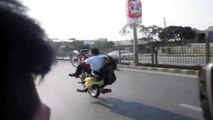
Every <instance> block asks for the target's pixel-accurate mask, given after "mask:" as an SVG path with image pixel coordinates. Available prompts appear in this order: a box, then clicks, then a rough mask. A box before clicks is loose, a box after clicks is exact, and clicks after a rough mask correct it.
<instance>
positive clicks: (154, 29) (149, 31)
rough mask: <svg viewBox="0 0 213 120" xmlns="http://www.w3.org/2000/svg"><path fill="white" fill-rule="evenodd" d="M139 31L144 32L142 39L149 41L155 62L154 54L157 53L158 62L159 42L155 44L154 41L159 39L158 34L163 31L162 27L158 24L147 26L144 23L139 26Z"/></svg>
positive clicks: (156, 61) (152, 59)
mask: <svg viewBox="0 0 213 120" xmlns="http://www.w3.org/2000/svg"><path fill="white" fill-rule="evenodd" d="M139 31H140V32H141V33H142V34H143V38H142V39H141V40H143V41H148V45H149V49H150V52H151V61H152V64H154V55H155V64H158V59H157V56H158V50H159V44H154V42H156V41H159V39H158V34H159V33H160V32H161V31H162V28H161V27H158V26H156V25H152V26H148V27H145V26H143V25H141V26H139Z"/></svg>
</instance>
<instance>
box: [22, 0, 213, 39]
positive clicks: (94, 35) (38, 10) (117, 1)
mask: <svg viewBox="0 0 213 120" xmlns="http://www.w3.org/2000/svg"><path fill="white" fill-rule="evenodd" d="M22 1H23V3H24V4H25V5H26V6H27V7H28V8H29V11H28V14H29V15H30V16H31V17H32V18H35V19H36V20H37V21H38V22H39V23H40V25H41V26H42V27H43V29H44V30H45V31H46V34H47V35H48V37H50V38H56V39H60V40H67V39H69V38H75V39H77V40H93V39H98V38H107V39H108V40H110V41H111V40H112V41H117V40H128V39H131V35H126V36H122V35H121V34H119V31H120V30H121V29H122V27H123V26H124V25H125V24H127V19H126V0H22ZM141 3H142V23H141V24H143V25H145V26H149V25H157V26H160V27H164V21H163V18H164V17H165V20H166V25H167V26H170V25H177V26H190V27H192V28H197V29H200V30H205V29H207V28H208V27H209V26H213V14H212V12H213V7H212V6H213V0H141Z"/></svg>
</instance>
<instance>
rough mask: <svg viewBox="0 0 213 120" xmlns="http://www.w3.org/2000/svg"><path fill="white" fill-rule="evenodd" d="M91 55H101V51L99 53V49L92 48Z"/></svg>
mask: <svg viewBox="0 0 213 120" xmlns="http://www.w3.org/2000/svg"><path fill="white" fill-rule="evenodd" d="M91 53H92V54H93V55H99V53H100V51H99V50H98V49H97V48H92V49H91Z"/></svg>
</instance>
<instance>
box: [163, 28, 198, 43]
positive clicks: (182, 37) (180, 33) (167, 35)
mask: <svg viewBox="0 0 213 120" xmlns="http://www.w3.org/2000/svg"><path fill="white" fill-rule="evenodd" d="M159 38H160V39H161V40H162V41H164V42H168V41H174V42H178V41H181V42H183V43H185V42H191V41H192V40H193V39H194V38H195V31H194V30H193V29H192V28H191V27H182V26H169V27H166V28H164V29H163V31H162V32H160V34H159ZM186 40H188V41H186Z"/></svg>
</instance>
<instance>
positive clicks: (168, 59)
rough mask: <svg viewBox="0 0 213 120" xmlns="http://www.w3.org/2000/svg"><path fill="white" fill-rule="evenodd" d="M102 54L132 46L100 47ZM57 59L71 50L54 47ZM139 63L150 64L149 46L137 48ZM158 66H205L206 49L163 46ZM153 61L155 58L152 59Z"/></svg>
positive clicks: (211, 47)
mask: <svg viewBox="0 0 213 120" xmlns="http://www.w3.org/2000/svg"><path fill="white" fill-rule="evenodd" d="M99 49H100V50H101V51H102V52H104V53H106V54H107V53H109V52H111V51H115V50H127V51H130V52H133V48H132V46H120V47H111V48H109V47H100V48H99ZM55 50H56V52H57V56H58V57H66V58H68V57H69V55H70V53H71V52H72V51H73V49H71V48H68V47H65V46H64V47H58V46H55ZM138 52H139V54H138V56H139V63H152V62H151V61H152V59H151V53H150V48H149V46H138ZM210 53H211V54H210V61H212V62H213V44H210ZM154 57H157V61H158V64H172V65H205V64H206V47H205V44H204V43H201V44H199V43H196V44H189V45H186V46H175V45H170V46H166V47H165V46H164V47H159V48H158V50H157V53H156V54H155V55H154ZM154 60H155V58H154ZM121 62H123V63H125V62H128V63H129V62H133V60H123V59H121Z"/></svg>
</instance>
